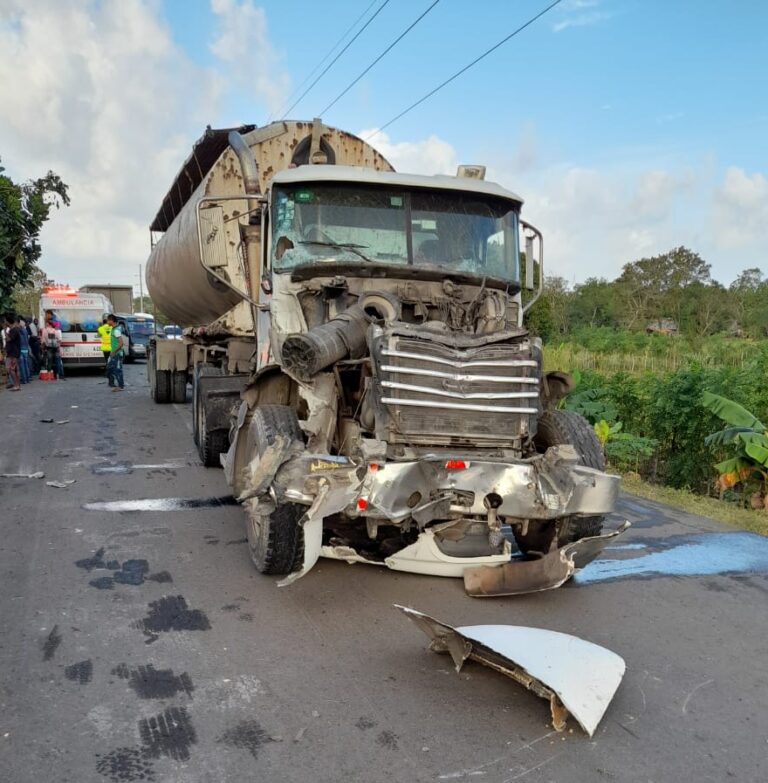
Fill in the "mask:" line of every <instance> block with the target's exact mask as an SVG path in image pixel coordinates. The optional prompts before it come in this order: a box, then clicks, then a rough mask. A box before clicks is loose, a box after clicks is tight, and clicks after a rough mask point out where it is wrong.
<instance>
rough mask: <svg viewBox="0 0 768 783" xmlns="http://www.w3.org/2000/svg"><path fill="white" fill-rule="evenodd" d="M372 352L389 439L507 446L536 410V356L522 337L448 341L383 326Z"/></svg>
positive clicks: (526, 427)
mask: <svg viewBox="0 0 768 783" xmlns="http://www.w3.org/2000/svg"><path fill="white" fill-rule="evenodd" d="M375 353H376V364H377V368H376V369H377V381H378V391H379V394H380V400H379V401H380V403H381V404H382V405H383V407H384V409H385V411H386V413H387V414H388V418H389V421H388V430H389V441H390V442H395V443H410V444H414V445H435V446H437V445H452V444H463V445H470V446H500V445H501V446H507V447H510V448H511V447H512V446H513V441H515V440H519V439H520V438H521V437H523V436H525V435H527V433H528V432H529V428H530V424H531V422H530V420H529V419H530V417H536V416H537V415H538V412H539V409H538V398H539V380H538V376H539V363H538V361H537V360H536V359H535V358H534V356H533V355H532V353H531V350H530V343H529V342H528V340H527V339H526V340H522V341H518V342H502V343H492V344H490V345H483V344H482V343H481V339H480V338H478V345H477V346H475V347H472V348H452V347H449V346H446V345H443V344H441V343H437V342H435V341H433V340H428V339H419V338H416V337H412V336H402V335H396V334H390V335H384V336H383V337H382V339H381V341H380V343H379V350H378V351H376V352H375Z"/></svg>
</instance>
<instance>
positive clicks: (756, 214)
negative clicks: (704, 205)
mask: <svg viewBox="0 0 768 783" xmlns="http://www.w3.org/2000/svg"><path fill="white" fill-rule="evenodd" d="M713 215H714V223H715V224H716V225H717V227H718V232H717V241H718V246H719V247H721V248H723V249H726V250H743V249H744V248H749V247H751V246H754V245H759V246H761V247H762V248H765V247H766V246H768V179H766V177H765V175H763V174H760V173H755V174H748V173H747V172H746V171H744V169H741V168H737V167H735V166H731V167H730V168H728V169H727V170H726V172H725V176H724V177H723V181H722V183H721V184H720V186H719V187H718V188H717V191H716V194H715V203H714V207H713ZM767 260H768V259H766V257H765V256H763V258H762V259H761V261H762V263H763V265H765V263H766V261H767Z"/></svg>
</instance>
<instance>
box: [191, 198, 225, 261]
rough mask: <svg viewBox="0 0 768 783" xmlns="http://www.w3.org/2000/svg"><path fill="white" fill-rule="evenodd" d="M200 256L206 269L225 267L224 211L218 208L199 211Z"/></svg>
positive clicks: (213, 207)
mask: <svg viewBox="0 0 768 783" xmlns="http://www.w3.org/2000/svg"><path fill="white" fill-rule="evenodd" d="M198 214H199V220H200V254H201V258H202V261H203V266H204V267H206V269H220V268H222V267H226V265H227V242H226V235H225V232H224V210H223V209H222V208H221V207H219V206H211V207H206V208H205V209H201V210H200V212H199V213H198Z"/></svg>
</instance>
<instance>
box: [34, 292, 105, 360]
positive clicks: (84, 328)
mask: <svg viewBox="0 0 768 783" xmlns="http://www.w3.org/2000/svg"><path fill="white" fill-rule="evenodd" d="M110 307H111V305H110V303H109V300H108V299H107V297H106V296H104V295H103V294H90V293H82V292H80V291H77V290H75V289H72V288H69V286H58V285H54V286H49V287H48V288H46V289H45V290H44V291H43V294H42V296H41V297H40V327H41V328H42V327H43V325H44V324H45V311H46V310H53V313H54V320H56V321H58V322H59V323H60V324H61V359H62V361H63V362H64V365H65V366H69V367H73V366H77V367H103V366H104V354H103V353H102V351H101V338H100V337H99V333H98V331H97V330H98V328H99V326H100V325H101V321H102V319H103V318H104V316H105V315H107V314H108V313H109V312H110Z"/></svg>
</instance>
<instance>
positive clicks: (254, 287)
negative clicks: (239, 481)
mask: <svg viewBox="0 0 768 783" xmlns="http://www.w3.org/2000/svg"><path fill="white" fill-rule="evenodd" d="M233 132H234V134H235V138H236V141H235V142H234V143H235V144H236V148H234V147H232V146H230V141H229V139H230V135H231V134H232V133H233ZM310 163H328V164H344V165H350V166H362V167H367V168H373V169H378V170H385V171H389V170H391V169H392V167H391V166H390V164H389V163H388V162H387V161H386V160H385V159H384V158H383V157H382V156H381V155H380V154H379V153H378V152H377V151H376V150H374V149H373V148H372V147H370V146H368V145H367V144H365V143H364V142H363V141H361V140H360V139H358V138H357V137H355V136H352V135H351V134H348V133H345V132H343V131H340V130H336V129H334V128H328V127H325V126H323V124H322V123H321V122H320V121H319V120H315V121H314V122H276V123H272V124H271V125H267V126H265V127H263V128H256V126H254V125H247V126H242V127H240V128H236V129H221V130H213V129H211V128H208V129H207V130H206V131H205V133H204V134H203V136H202V138H200V139H199V140H198V141H197V142H196V143H195V145H194V147H193V149H192V154H191V155H190V156H189V158H188V159H187V160H186V161H185V163H184V165H183V166H182V168H181V170H180V171H179V173H178V175H177V176H176V179H175V180H174V182H173V184H172V185H171V188H170V189H169V191H168V193H167V195H166V196H165V198H164V199H163V203H162V205H161V207H160V209H159V210H158V212H157V214H156V215H155V218H154V220H153V221H152V224H151V225H150V237H151V240H152V250H151V253H150V256H149V260H148V262H147V266H146V282H147V290H148V292H149V294H150V296H151V297H152V301H153V302H154V303H155V306H156V307H158V308H159V309H160V310H161V311H162V312H163V313H164V314H165V315H166V316H168V317H169V318H170V319H171V320H172V321H173V322H174V323H176V324H178V325H179V326H182V327H186V328H185V330H184V335H183V339H182V340H162V339H159V338H158V337H154V338H153V339H152V341H151V344H150V346H149V351H148V356H147V372H148V376H149V385H150V393H151V396H152V398H153V399H154V401H155V402H157V403H171V402H176V403H179V402H184V401H185V400H186V396H187V385H188V384H189V383H191V384H192V422H193V435H194V440H195V443H196V445H197V447H198V451H199V455H200V459H201V460H202V462H203V464H205V465H206V466H208V467H215V466H219V465H220V456H221V454H222V453H224V452H226V451H227V448H228V432H229V427H230V422H229V412H230V409H231V407H232V404H233V401H239V395H240V392H241V390H242V389H243V388H245V385H246V382H247V380H248V377H249V374H250V373H251V370H252V369H253V368H254V367H255V366H256V362H255V359H254V355H255V350H256V347H257V343H256V341H255V335H256V333H257V330H258V327H259V325H261V332H262V340H261V343H260V346H261V349H262V350H264V348H265V345H266V339H267V332H268V328H269V314H268V311H266V310H264V305H263V304H262V305H261V306H260V305H259V302H258V298H259V295H260V293H262V294H263V291H262V286H263V285H266V283H265V281H264V280H263V279H262V267H263V264H262V255H263V253H264V252H265V248H263V247H262V244H261V236H262V230H263V225H262V217H263V216H262V206H263V204H264V196H263V194H264V193H266V192H267V189H268V186H269V182H270V180H271V178H272V176H273V175H274V173H275V172H277V171H279V170H280V169H284V168H287V167H290V166H299V165H305V164H310ZM212 194H215V199H214V200H211V199H210V196H211V195H212ZM201 204H202V205H204V206H205V209H203V210H200V207H201ZM198 213H199V217H200V219H201V220H202V221H203V222H204V225H203V226H202V227H201V228H200V231H202V232H203V233H202V234H201V233H199V227H198ZM264 219H266V216H264ZM156 240H157V241H156ZM202 241H205V243H206V249H207V251H209V252H210V253H211V254H213V255H215V258H212V259H211V261H210V263H208V264H207V265H206V266H203V265H202V264H201V242H202Z"/></svg>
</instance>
